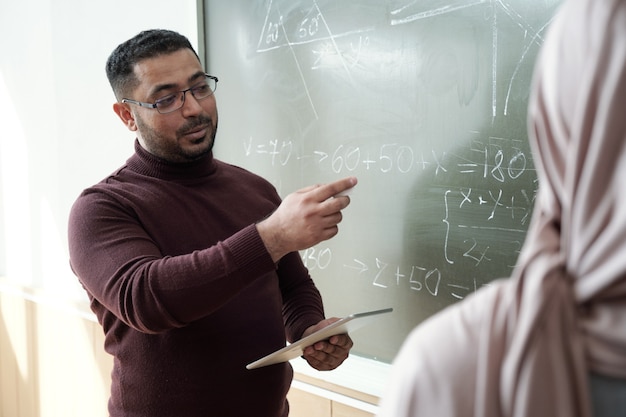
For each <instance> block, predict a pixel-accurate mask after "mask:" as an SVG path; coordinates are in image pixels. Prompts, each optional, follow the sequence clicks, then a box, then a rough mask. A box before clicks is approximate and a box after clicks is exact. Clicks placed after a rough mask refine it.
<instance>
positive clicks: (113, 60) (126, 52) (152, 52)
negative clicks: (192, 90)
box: [106, 29, 200, 100]
mask: <svg viewBox="0 0 626 417" xmlns="http://www.w3.org/2000/svg"><path fill="white" fill-rule="evenodd" d="M180 49H191V51H192V52H193V53H194V54H195V55H196V57H197V58H198V60H200V57H198V54H197V53H196V51H195V50H194V49H193V46H191V43H190V42H189V39H187V38H186V37H185V36H183V35H181V34H180V33H177V32H174V31H171V30H164V29H152V30H146V31H143V32H141V33H139V34H138V35H136V36H135V37H133V38H131V39H129V40H127V41H126V42H124V43H121V44H120V45H118V47H117V48H115V50H114V51H113V52H112V53H111V55H110V56H109V59H108V60H107V63H106V73H107V78H108V79H109V83H110V84H111V88H113V93H114V94H115V97H116V98H117V99H118V100H121V99H122V98H124V96H125V95H126V94H130V92H132V91H133V90H134V89H135V88H136V87H137V85H138V84H139V80H138V79H137V77H136V76H135V72H134V66H135V64H137V63H138V62H140V61H143V60H144V59H148V58H154V57H157V56H159V55H165V54H170V53H172V52H176V51H178V50H180Z"/></svg>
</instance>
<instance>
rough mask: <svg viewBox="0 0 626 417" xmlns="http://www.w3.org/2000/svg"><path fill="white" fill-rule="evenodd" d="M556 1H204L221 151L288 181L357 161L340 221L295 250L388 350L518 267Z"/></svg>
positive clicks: (305, 180)
mask: <svg viewBox="0 0 626 417" xmlns="http://www.w3.org/2000/svg"><path fill="white" fill-rule="evenodd" d="M558 5H559V2H558V1H549V0H541V1H538V0H510V1H499V0H490V1H471V0H467V1H459V0H456V1H455V0H447V1H443V0H442V1H439V0H423V1H410V0H405V1H399V0H393V1H392V0H389V1H382V0H361V1H356V0H265V1H259V0H229V1H223V2H222V1H219V2H218V1H209V0H205V2H204V8H205V10H204V15H205V25H206V26H205V36H204V42H205V46H206V62H207V69H208V71H210V72H211V74H213V75H216V76H218V77H219V80H220V81H219V86H218V89H217V92H216V96H217V103H218V110H219V115H220V121H219V129H218V136H217V143H216V148H215V153H216V156H217V157H218V158H219V159H222V160H225V161H227V162H230V163H233V164H236V165H240V166H243V167H245V168H247V169H249V170H251V171H253V172H256V173H258V174H261V175H262V176H264V177H265V178H267V179H268V180H269V181H270V182H272V183H273V184H274V185H275V186H276V188H277V189H278V190H279V192H280V193H281V195H283V196H284V195H286V194H288V193H289V192H292V191H294V190H296V189H298V188H301V187H303V186H305V185H309V184H312V183H321V182H327V181H331V180H334V179H337V178H341V177H344V176H348V175H354V176H357V177H358V179H359V185H358V186H357V188H356V189H355V190H354V192H353V194H352V196H351V198H352V204H351V206H350V207H349V208H348V209H347V210H346V211H345V213H344V221H343V222H342V224H341V225H340V234H339V235H338V236H337V237H336V238H334V239H333V240H330V241H328V242H323V243H321V244H319V245H317V246H316V247H314V248H311V249H309V250H306V251H303V252H302V258H303V260H304V262H305V263H306V265H307V267H308V268H309V270H310V272H311V275H312V276H313V278H314V279H315V281H316V282H317V284H318V286H319V288H320V290H321V292H322V294H323V296H324V300H325V306H326V311H327V314H328V315H334V316H344V315H348V314H351V313H355V312H360V311H367V310H374V309H380V308H386V307H393V308H394V312H393V313H392V315H390V316H389V317H388V318H386V319H385V320H381V321H380V323H378V324H373V325H371V326H369V327H368V328H366V329H362V330H360V331H359V332H356V333H355V334H354V335H353V338H354V340H355V347H354V352H355V353H357V354H359V355H363V356H367V357H372V358H375V359H377V360H380V361H383V362H390V361H391V360H392V359H393V357H394V355H395V354H396V353H397V350H398V348H399V347H400V344H401V343H402V341H403V340H404V338H405V337H406V335H407V334H408V332H409V331H410V330H411V329H412V328H413V327H414V326H415V325H417V324H418V323H420V322H421V321H423V320H424V319H426V318H427V317H429V316H431V315H432V314H434V313H436V312H437V311H439V310H441V309H442V308H444V307H446V306H448V305H450V304H452V303H454V302H456V301H458V300H461V299H463V298H464V297H466V296H467V295H469V294H471V293H472V292H474V291H475V290H476V289H478V288H480V287H481V286H484V285H488V283H489V282H490V281H492V280H493V279H495V278H499V277H506V276H509V275H510V273H511V270H512V268H513V267H514V265H515V263H516V260H517V257H518V254H519V250H520V248H521V246H522V244H523V241H524V237H525V234H526V230H527V227H528V222H529V219H530V216H531V212H532V206H533V201H534V199H535V194H536V191H537V177H536V173H535V170H534V164H533V158H532V155H531V152H530V149H529V145H528V140H527V133H526V132H527V125H526V107H527V102H528V96H529V87H530V83H531V78H532V70H533V67H534V62H535V58H536V55H537V52H538V51H539V48H540V47H541V45H542V43H543V39H544V36H545V34H546V29H547V28H548V26H549V24H550V22H551V19H552V17H553V16H554V13H555V11H556V9H557V7H558Z"/></svg>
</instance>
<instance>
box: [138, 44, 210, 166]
mask: <svg viewBox="0 0 626 417" xmlns="http://www.w3.org/2000/svg"><path fill="white" fill-rule="evenodd" d="M134 71H135V75H136V76H137V78H138V79H139V82H140V84H139V86H138V87H137V88H136V89H135V91H133V93H132V97H128V98H131V99H133V100H137V101H143V102H148V103H154V102H155V101H156V100H159V99H160V98H163V97H164V96H166V95H168V94H172V93H175V92H178V91H181V90H186V89H188V88H190V87H193V86H194V85H196V84H197V83H198V82H202V81H204V79H205V78H204V70H203V69H202V67H201V65H200V62H199V61H198V58H196V56H195V54H194V53H193V52H192V51H191V50H189V49H181V50H179V51H176V52H173V53H171V54H167V55H161V56H158V57H155V58H150V59H146V60H143V61H141V62H139V63H138V64H136V65H135V68H134ZM125 105H126V106H129V107H128V110H129V111H130V112H131V114H132V116H133V118H134V122H135V123H134V124H133V123H131V124H130V125H129V128H131V130H137V137H138V139H139V143H140V144H141V146H142V147H143V148H144V149H146V150H147V151H148V152H150V153H152V154H153V155H156V156H158V157H160V158H162V159H165V160H167V161H171V162H187V161H191V160H194V159H197V158H199V157H201V156H203V155H206V154H208V153H209V152H210V151H211V149H212V148H213V143H214V141H215V133H216V131H217V106H216V102H215V95H211V96H209V97H207V98H204V99H202V100H200V101H197V100H196V99H195V98H194V97H193V95H192V94H191V92H190V91H188V92H187V93H185V103H184V104H183V106H182V107H181V108H180V109H178V110H175V111H173V112H171V113H167V114H161V113H159V112H158V111H157V110H156V109H150V108H144V107H139V106H136V105H133V104H130V103H126V104H125Z"/></svg>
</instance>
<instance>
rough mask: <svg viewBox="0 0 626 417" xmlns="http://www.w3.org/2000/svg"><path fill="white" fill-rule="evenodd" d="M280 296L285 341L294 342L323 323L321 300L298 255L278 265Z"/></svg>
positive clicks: (284, 258)
mask: <svg viewBox="0 0 626 417" xmlns="http://www.w3.org/2000/svg"><path fill="white" fill-rule="evenodd" d="M278 276H279V280H280V281H279V282H280V288H281V292H282V294H283V318H284V321H285V331H286V337H287V340H288V341H289V342H294V341H296V340H298V339H300V338H301V337H302V333H304V331H305V330H306V329H307V328H308V327H310V326H312V325H314V324H317V323H319V322H320V321H321V320H323V319H324V307H323V303H322V297H321V295H320V293H319V290H318V289H317V287H316V286H315V283H314V282H313V280H312V279H311V277H310V275H309V273H308V270H307V269H306V267H305V266H304V264H303V263H302V259H301V258H300V255H299V254H298V253H297V252H292V253H289V254H288V255H286V256H285V257H283V258H282V259H281V260H280V262H279V264H278Z"/></svg>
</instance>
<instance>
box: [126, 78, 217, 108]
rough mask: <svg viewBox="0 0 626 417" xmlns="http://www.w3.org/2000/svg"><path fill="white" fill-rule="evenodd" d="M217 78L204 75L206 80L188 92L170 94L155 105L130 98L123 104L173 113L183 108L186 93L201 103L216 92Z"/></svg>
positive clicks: (190, 88)
mask: <svg viewBox="0 0 626 417" xmlns="http://www.w3.org/2000/svg"><path fill="white" fill-rule="evenodd" d="M217 81H218V79H217V77H214V76H212V75H209V74H204V80H202V81H200V82H199V83H197V84H194V85H193V86H192V87H189V88H188V89H186V90H182V91H178V92H176V93H172V94H168V95H166V96H165V97H161V98H160V99H158V100H156V101H155V102H154V103H144V102H142V101H137V100H131V99H129V98H123V99H122V103H130V104H136V105H138V106H141V107H147V108H149V109H156V110H157V111H158V112H159V113H161V114H167V113H171V112H173V111H176V110H178V109H180V108H181V107H183V104H185V93H187V92H188V91H189V92H191V95H192V96H193V98H195V99H196V100H198V101H200V100H203V99H205V98H207V97H209V96H210V95H211V94H213V93H214V92H215V89H216V88H217Z"/></svg>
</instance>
